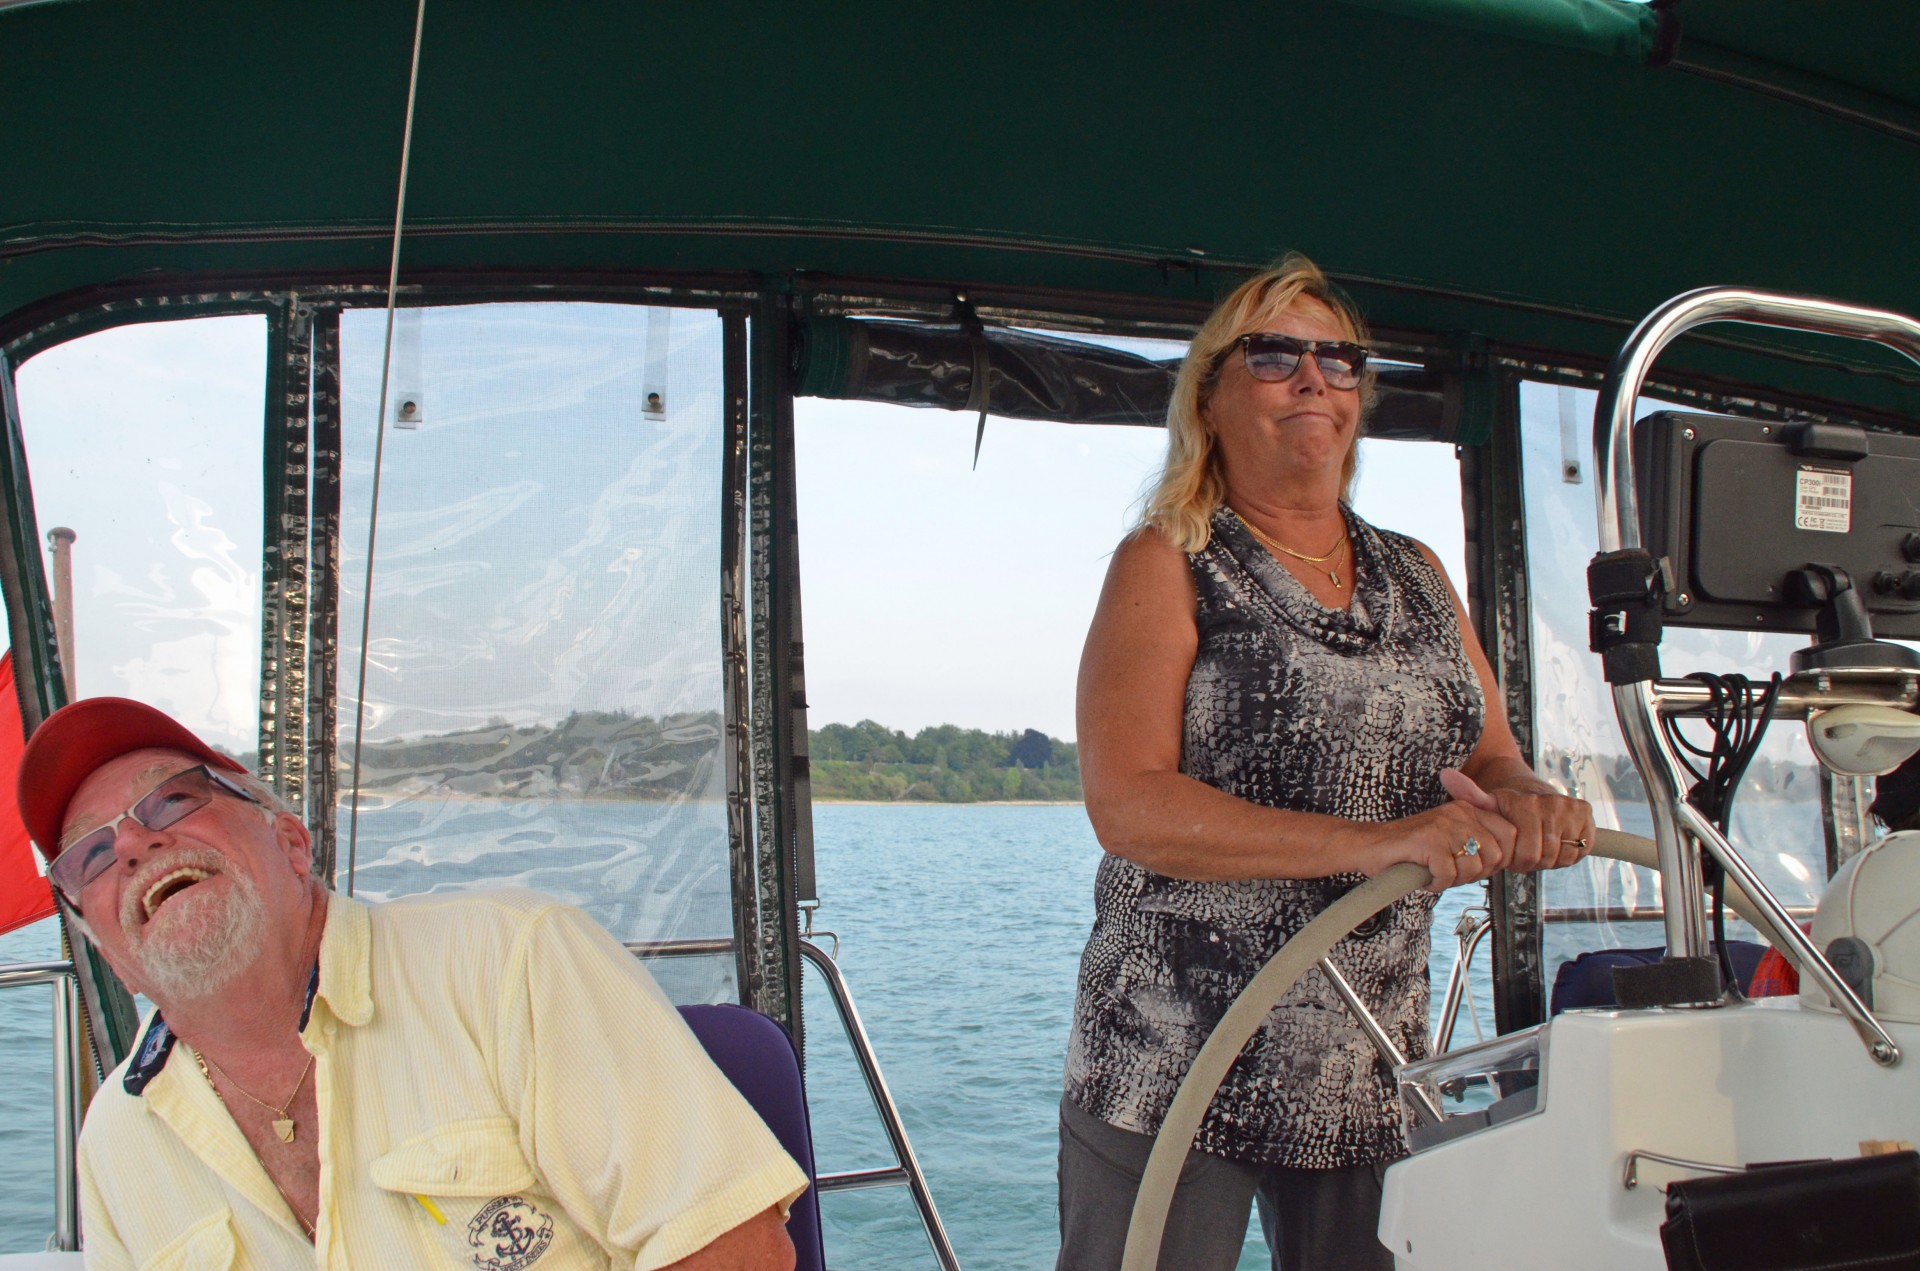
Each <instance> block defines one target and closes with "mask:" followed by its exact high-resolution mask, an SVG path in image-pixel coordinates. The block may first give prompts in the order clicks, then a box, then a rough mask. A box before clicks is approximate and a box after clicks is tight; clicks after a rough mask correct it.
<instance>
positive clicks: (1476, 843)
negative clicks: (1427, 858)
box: [1453, 839, 1480, 856]
mask: <svg viewBox="0 0 1920 1271" xmlns="http://www.w3.org/2000/svg"><path fill="white" fill-rule="evenodd" d="M1453 854H1454V855H1455V856H1478V855H1480V840H1479V839H1468V840H1467V841H1466V842H1464V843H1462V844H1461V845H1460V846H1459V847H1457V848H1455V849H1454V850H1453Z"/></svg>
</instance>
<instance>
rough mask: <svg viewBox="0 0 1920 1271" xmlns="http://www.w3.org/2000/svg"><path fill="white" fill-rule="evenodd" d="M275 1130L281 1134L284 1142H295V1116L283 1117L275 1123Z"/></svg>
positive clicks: (281, 1139)
mask: <svg viewBox="0 0 1920 1271" xmlns="http://www.w3.org/2000/svg"><path fill="white" fill-rule="evenodd" d="M273 1132H274V1133H275V1134H277V1135H279V1136H280V1141H281V1142H282V1143H291V1142H293V1118H292V1117H282V1118H280V1119H279V1120H278V1121H275V1122H274V1123H273Z"/></svg>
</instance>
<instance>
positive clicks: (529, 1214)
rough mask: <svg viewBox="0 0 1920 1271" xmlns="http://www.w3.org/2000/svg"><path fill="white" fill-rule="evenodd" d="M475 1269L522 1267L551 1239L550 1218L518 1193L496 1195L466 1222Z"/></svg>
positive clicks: (510, 1270)
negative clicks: (470, 1220)
mask: <svg viewBox="0 0 1920 1271" xmlns="http://www.w3.org/2000/svg"><path fill="white" fill-rule="evenodd" d="M467 1243H468V1244H469V1245H470V1246H472V1248H473V1265H474V1267H475V1268H476V1269H477V1271H523V1268H525V1267H530V1266H532V1265H533V1263H534V1261H535V1260H536V1259H538V1258H539V1257H540V1255H541V1254H543V1253H545V1252H546V1251H547V1246H548V1245H551V1244H552V1243H553V1219H552V1218H550V1217H548V1216H547V1215H546V1214H544V1213H542V1212H540V1210H539V1209H538V1208H537V1207H536V1206H534V1205H532V1204H530V1203H529V1202H528V1201H526V1200H524V1199H522V1198H521V1197H519V1196H496V1197H494V1198H493V1199H492V1200H490V1201H488V1202H487V1203H486V1205H485V1206H483V1207H482V1208H481V1210H480V1212H479V1213H477V1214H475V1215H474V1216H473V1221H472V1222H470V1223H468V1224H467Z"/></svg>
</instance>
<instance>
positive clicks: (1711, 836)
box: [1674, 803, 1900, 1068]
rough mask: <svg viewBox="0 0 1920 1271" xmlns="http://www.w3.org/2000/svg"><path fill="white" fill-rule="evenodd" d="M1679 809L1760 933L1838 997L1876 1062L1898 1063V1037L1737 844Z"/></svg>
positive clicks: (1690, 809) (1693, 811)
mask: <svg viewBox="0 0 1920 1271" xmlns="http://www.w3.org/2000/svg"><path fill="white" fill-rule="evenodd" d="M1674 810H1675V811H1676V812H1678V813H1679V814H1680V823H1681V825H1682V826H1683V827H1685V829H1686V831H1687V832H1688V833H1689V834H1691V835H1693V837H1694V838H1695V839H1696V840H1697V841H1698V842H1699V843H1700V844H1701V845H1702V846H1704V847H1705V848H1706V849H1707V850H1708V851H1709V852H1711V853H1713V858H1714V859H1715V860H1717V861H1719V862H1720V866H1721V868H1723V869H1725V870H1726V871H1727V873H1728V874H1730V875H1732V876H1733V881H1734V882H1736V883H1739V884H1740V889H1741V890H1742V891H1744V892H1746V893H1747V897H1748V899H1750V900H1752V901H1753V903H1754V907H1755V908H1756V909H1758V910H1759V914H1758V916H1759V917H1761V918H1764V919H1766V920H1767V921H1766V926H1764V927H1763V928H1762V929H1761V934H1762V935H1764V936H1766V937H1767V939H1769V940H1771V941H1772V942H1773V943H1774V945H1775V946H1777V947H1779V948H1781V949H1783V950H1786V951H1789V952H1790V953H1791V954H1792V956H1793V960H1794V961H1795V962H1796V963H1797V964H1798V965H1799V967H1800V977H1801V978H1802V979H1810V980H1812V981H1813V982H1814V984H1815V985H1817V986H1818V987H1819V988H1820V989H1821V991H1823V992H1824V993H1826V995H1827V996H1828V997H1830V998H1832V999H1833V1004H1834V1005H1835V1006H1837V1007H1839V1008H1840V1013H1841V1014H1842V1015H1845V1016H1846V1017H1847V1022H1848V1023H1850V1024H1852V1025H1853V1031H1854V1032H1856V1033H1858V1034H1860V1040H1861V1041H1862V1042H1864V1043H1866V1047H1867V1053H1868V1054H1870V1055H1872V1056H1873V1061H1874V1062H1875V1063H1877V1064H1880V1065H1881V1066H1882V1067H1886V1068H1891V1067H1893V1066H1894V1065H1895V1064H1897V1063H1899V1062H1900V1047H1899V1046H1898V1045H1897V1044H1895V1042H1894V1040H1893V1037H1892V1036H1891V1035H1890V1034H1889V1033H1888V1032H1887V1030H1886V1029H1885V1028H1883V1027H1882V1026H1881V1024H1880V1021H1879V1020H1877V1019H1875V1018H1874V1017H1873V1012H1872V1011H1870V1010H1868V1009H1867V1007H1866V1003H1864V1002H1862V1001H1861V1000H1860V999H1859V997H1857V996H1856V995H1855V994H1854V991H1853V989H1852V987H1851V986H1850V985H1848V983H1847V982H1846V981H1845V980H1843V979H1841V978H1840V975H1839V973H1838V972H1836V971H1835V970H1834V969H1833V964H1832V963H1830V962H1828V961H1827V959H1826V956H1825V955H1824V954H1822V953H1821V952H1820V950H1819V948H1818V947H1817V946H1815V944H1814V943H1813V941H1812V940H1811V939H1810V938H1808V936H1807V934H1806V933H1805V932H1804V931H1802V930H1800V928H1799V927H1797V926H1795V925H1794V922H1793V919H1792V918H1791V917H1789V916H1788V915H1787V911H1786V909H1785V908H1784V907H1783V906H1782V905H1781V904H1780V902H1779V901H1778V900H1775V899H1774V896H1773V893H1772V892H1770V891H1768V890H1767V886H1766V884H1765V883H1763V882H1761V881H1760V875H1758V874H1756V873H1754V872H1753V866H1751V865H1749V864H1747V861H1746V858H1745V857H1743V856H1741V855H1740V853H1738V852H1736V851H1734V850H1733V844H1731V843H1729V842H1727V840H1726V839H1724V838H1722V837H1721V836H1720V831H1719V830H1717V829H1715V828H1714V827H1713V823H1712V822H1711V821H1709V820H1707V818H1706V817H1704V816H1702V815H1701V814H1700V811H1699V809H1697V808H1695V807H1694V806H1693V805H1692V804H1690V803H1682V804H1681V805H1680V806H1679V807H1677V808H1675V809H1674Z"/></svg>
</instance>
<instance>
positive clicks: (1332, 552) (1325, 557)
mask: <svg viewBox="0 0 1920 1271" xmlns="http://www.w3.org/2000/svg"><path fill="white" fill-rule="evenodd" d="M1233 515H1234V519H1235V520H1237V521H1239V522H1240V524H1242V525H1244V526H1246V527H1247V533H1249V534H1251V535H1253V536H1254V537H1255V538H1257V539H1259V540H1260V542H1261V545H1262V546H1264V547H1268V548H1271V549H1272V550H1274V551H1276V552H1284V553H1286V554H1287V555H1288V556H1291V557H1293V558H1294V559H1295V560H1303V561H1306V562H1307V563H1308V564H1310V565H1326V564H1327V562H1328V561H1330V560H1332V559H1333V558H1334V557H1335V556H1337V555H1339V553H1340V549H1341V548H1343V547H1345V546H1346V545H1347V536H1346V535H1345V534H1342V535H1341V536H1340V541H1339V542H1337V543H1335V544H1334V545H1333V546H1332V547H1330V548H1328V549H1327V550H1326V551H1325V552H1324V553H1322V554H1321V555H1319V556H1309V555H1307V554H1306V553H1305V552H1296V551H1294V550H1293V549H1292V548H1291V547H1288V546H1286V545H1285V544H1283V543H1276V542H1274V541H1273V540H1272V539H1270V538H1268V537H1267V536H1266V535H1265V534H1262V533H1261V532H1260V531H1259V530H1257V529H1255V528H1254V526H1253V522H1251V521H1249V520H1248V519H1247V518H1246V517H1244V516H1241V515H1240V514H1239V513H1238V512H1235V513H1234V514H1233ZM1327 580H1328V581H1329V582H1331V583H1332V584H1333V585H1334V586H1335V587H1344V586H1346V584H1345V583H1343V582H1341V581H1340V567H1339V566H1338V565H1327Z"/></svg>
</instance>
